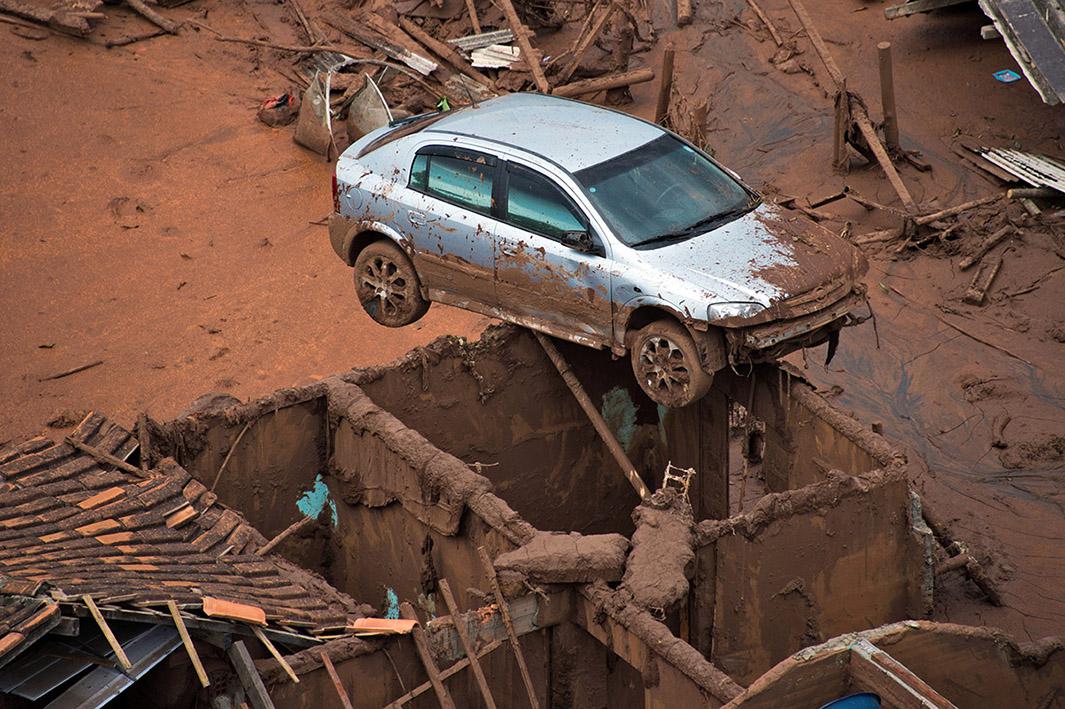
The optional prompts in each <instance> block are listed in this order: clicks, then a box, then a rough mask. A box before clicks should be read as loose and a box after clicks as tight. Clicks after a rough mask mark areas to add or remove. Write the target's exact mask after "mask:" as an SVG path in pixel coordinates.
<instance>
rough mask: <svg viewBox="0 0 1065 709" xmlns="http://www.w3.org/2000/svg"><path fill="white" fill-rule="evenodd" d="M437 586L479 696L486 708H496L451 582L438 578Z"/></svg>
mask: <svg viewBox="0 0 1065 709" xmlns="http://www.w3.org/2000/svg"><path fill="white" fill-rule="evenodd" d="M439 586H440V595H441V596H443V597H444V605H446V606H447V611H448V613H450V614H451V617H452V618H453V619H454V620H455V622H454V623H453V627H454V628H455V634H456V635H458V636H459V642H461V643H462V649H463V650H465V651H466V657H468V658H469V659H470V670H471V671H472V672H473V677H474V679H476V680H477V688H478V689H479V690H481V698H482V699H483V700H484V704H485V706H486V707H488V709H496V702H495V699H493V698H492V690H490V689H489V688H488V680H487V679H486V678H485V676H484V670H483V669H481V663H480V662H478V661H477V651H476V650H475V649H474V647H473V643H472V642H471V641H470V635H469V633H467V632H466V625H465V624H464V623H462V622H461V618H460V617H459V605H458V603H456V602H455V596H454V594H453V593H451V584H449V583H448V582H447V579H440V583H439Z"/></svg>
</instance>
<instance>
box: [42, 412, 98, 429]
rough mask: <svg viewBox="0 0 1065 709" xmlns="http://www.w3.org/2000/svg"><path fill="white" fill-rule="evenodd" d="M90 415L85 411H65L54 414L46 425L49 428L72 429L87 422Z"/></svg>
mask: <svg viewBox="0 0 1065 709" xmlns="http://www.w3.org/2000/svg"><path fill="white" fill-rule="evenodd" d="M88 414H89V412H88V411H86V410H84V409H63V410H61V411H57V412H56V413H55V414H53V415H52V418H50V419H48V421H47V422H46V423H47V425H48V428H71V427H73V426H77V425H78V424H79V423H81V422H82V421H83V420H85V417H86V416H88Z"/></svg>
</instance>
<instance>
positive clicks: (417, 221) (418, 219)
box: [407, 209, 428, 226]
mask: <svg viewBox="0 0 1065 709" xmlns="http://www.w3.org/2000/svg"><path fill="white" fill-rule="evenodd" d="M407 219H409V220H410V223H411V224H413V225H414V226H425V223H426V222H427V221H428V219H427V218H426V216H425V215H424V214H422V213H421V212H416V211H414V210H413V209H412V210H410V211H409V212H407Z"/></svg>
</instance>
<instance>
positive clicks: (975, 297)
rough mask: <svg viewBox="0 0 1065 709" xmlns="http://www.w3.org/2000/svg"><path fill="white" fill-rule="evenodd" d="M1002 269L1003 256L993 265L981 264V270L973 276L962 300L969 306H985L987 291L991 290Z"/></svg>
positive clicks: (984, 262)
mask: <svg viewBox="0 0 1065 709" xmlns="http://www.w3.org/2000/svg"><path fill="white" fill-rule="evenodd" d="M1000 268H1002V257H1001V256H1000V257H998V258H996V259H995V260H994V261H993V262H991V263H988V262H987V261H983V262H981V263H980V268H979V269H977V271H976V273H975V274H973V279H972V281H970V283H969V288H968V289H967V290H966V291H965V295H964V296H962V300H963V301H965V302H966V303H968V304H969V305H983V304H984V298H986V297H987V291H988V289H990V288H991V283H992V281H994V280H995V276H997V275H998V270H999V269H1000Z"/></svg>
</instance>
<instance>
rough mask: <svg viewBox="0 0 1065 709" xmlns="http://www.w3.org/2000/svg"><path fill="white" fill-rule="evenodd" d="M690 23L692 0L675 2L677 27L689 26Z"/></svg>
mask: <svg viewBox="0 0 1065 709" xmlns="http://www.w3.org/2000/svg"><path fill="white" fill-rule="evenodd" d="M691 21H692V0H677V27H683V26H684V25H690V24H691Z"/></svg>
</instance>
